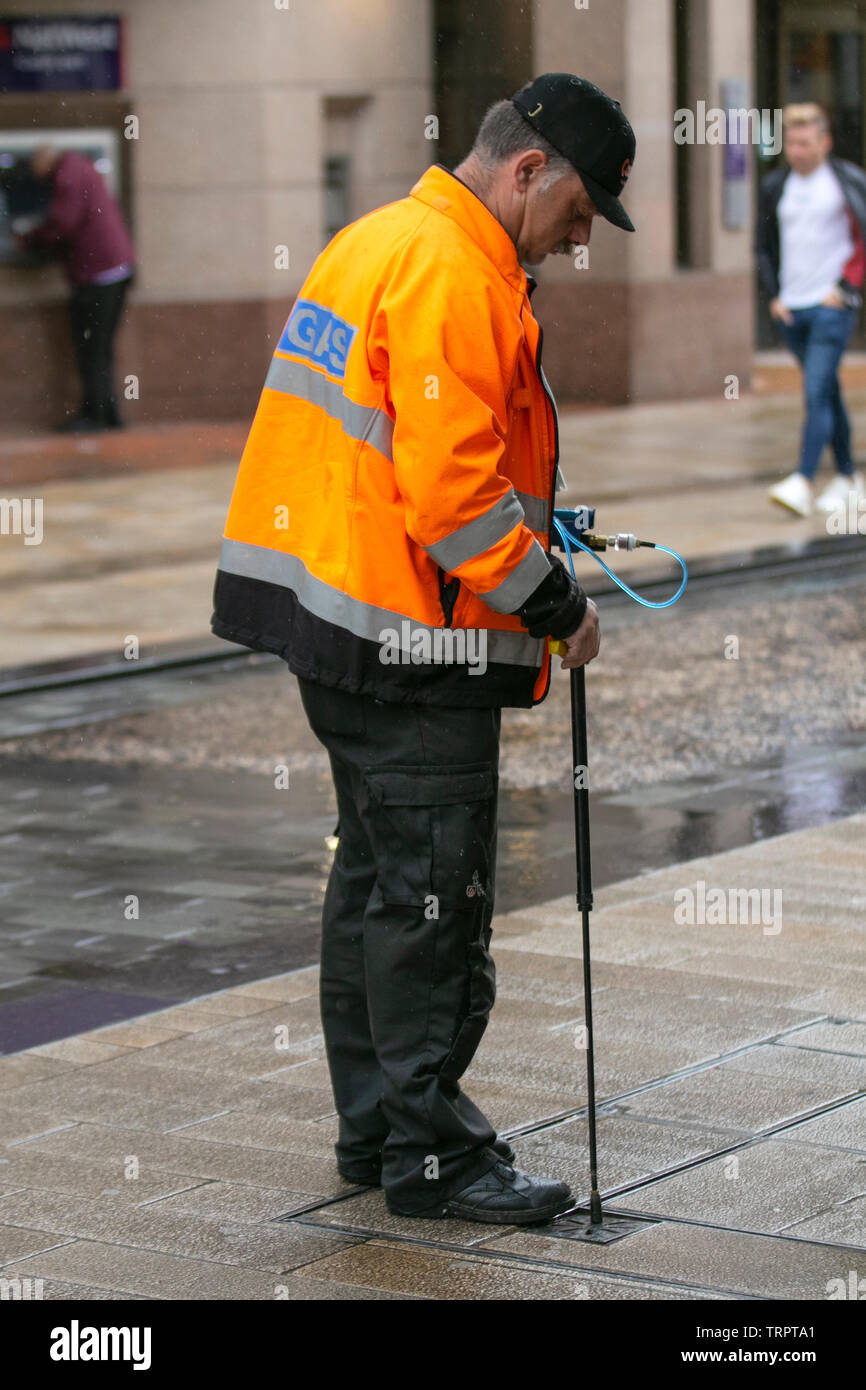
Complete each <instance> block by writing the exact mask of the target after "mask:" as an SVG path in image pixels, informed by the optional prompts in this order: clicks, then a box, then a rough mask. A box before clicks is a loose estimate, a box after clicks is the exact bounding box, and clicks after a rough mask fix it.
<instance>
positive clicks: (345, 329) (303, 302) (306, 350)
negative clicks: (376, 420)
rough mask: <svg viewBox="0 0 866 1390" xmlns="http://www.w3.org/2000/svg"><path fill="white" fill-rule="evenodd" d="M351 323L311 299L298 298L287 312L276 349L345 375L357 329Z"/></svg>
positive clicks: (332, 372) (341, 375) (342, 375)
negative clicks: (286, 321)
mask: <svg viewBox="0 0 866 1390" xmlns="http://www.w3.org/2000/svg"><path fill="white" fill-rule="evenodd" d="M357 331H358V330H357V328H356V327H355V325H354V324H353V323H347V322H346V320H345V319H341V318H340V317H339V316H338V315H337V314H335V313H334V311H333V310H332V309H326V308H325V306H324V304H317V303H316V301H315V300H314V299H299V300H297V302H296V304H295V307H294V308H293V309H292V312H291V314H290V315H289V321H288V323H287V324H286V326H285V328H284V329H283V336H282V337H281V338H280V341H279V343H278V344H277V351H278V352H291V353H294V354H295V356H300V357H305V358H306V359H307V361H308V362H315V363H316V365H317V366H319V367H324V368H325V370H326V371H328V372H330V373H331V374H332V375H333V376H338V377H344V376H345V375H346V358H347V357H348V356H349V349H350V347H351V346H352V343H353V341H354V338H355V334H356V333H357Z"/></svg>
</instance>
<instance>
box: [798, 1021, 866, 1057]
mask: <svg viewBox="0 0 866 1390" xmlns="http://www.w3.org/2000/svg"><path fill="white" fill-rule="evenodd" d="M779 1042H780V1045H781V1046H782V1047H814V1048H817V1049H818V1050H819V1051H820V1052H842V1053H845V1054H847V1055H848V1056H857V1057H866V1024H864V1023H842V1022H841V1021H836V1022H832V1023H816V1024H815V1025H814V1027H812V1028H804V1029H803V1031H802V1033H797V1034H796V1035H795V1036H793V1037H790V1038H780V1039H779Z"/></svg>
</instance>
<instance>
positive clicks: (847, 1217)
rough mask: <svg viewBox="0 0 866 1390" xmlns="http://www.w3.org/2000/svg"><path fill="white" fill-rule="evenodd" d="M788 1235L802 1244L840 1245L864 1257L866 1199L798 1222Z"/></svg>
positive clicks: (838, 1206)
mask: <svg viewBox="0 0 866 1390" xmlns="http://www.w3.org/2000/svg"><path fill="white" fill-rule="evenodd" d="M785 1234H786V1235H789V1236H797V1237H798V1238H800V1239H802V1240H809V1239H813V1240H826V1241H838V1242H839V1244H840V1245H846V1246H854V1247H855V1248H856V1249H857V1251H858V1253H860V1254H862V1251H863V1247H864V1246H866V1196H863V1197H851V1198H849V1200H848V1201H846V1202H839V1203H838V1204H837V1205H836V1206H834V1207H830V1208H828V1210H827V1211H822V1212H821V1213H820V1214H819V1215H818V1216H811V1217H809V1218H808V1219H807V1220H806V1221H795V1222H794V1223H793V1225H791V1226H788V1227H787V1228H786V1231H785ZM861 1263H862V1262H861Z"/></svg>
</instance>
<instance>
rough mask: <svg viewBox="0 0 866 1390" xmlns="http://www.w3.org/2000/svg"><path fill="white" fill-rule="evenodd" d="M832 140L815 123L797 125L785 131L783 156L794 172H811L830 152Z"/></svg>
mask: <svg viewBox="0 0 866 1390" xmlns="http://www.w3.org/2000/svg"><path fill="white" fill-rule="evenodd" d="M831 146H832V141H831V139H830V136H829V135H825V134H824V133H823V132H822V131H821V130H819V128H818V126H816V125H797V126H792V127H791V128H790V129H788V130H786V131H785V140H784V150H785V158H786V159H787V161H788V163H789V164H790V166H791V168H792V169H793V170H794V173H795V174H811V173H812V171H813V170H814V169H817V168H818V165H819V164H821V163H823V161H824V160H825V159H826V158H827V155H828V154H829V153H830V149H831Z"/></svg>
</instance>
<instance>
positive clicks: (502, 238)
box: [409, 164, 527, 294]
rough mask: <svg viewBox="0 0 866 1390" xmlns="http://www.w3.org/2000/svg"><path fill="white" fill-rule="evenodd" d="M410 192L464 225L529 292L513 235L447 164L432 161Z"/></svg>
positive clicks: (519, 287)
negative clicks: (510, 234) (512, 238)
mask: <svg viewBox="0 0 866 1390" xmlns="http://www.w3.org/2000/svg"><path fill="white" fill-rule="evenodd" d="M409 195H410V197H412V198H417V199H418V200H419V202H422V203H427V204H428V206H429V207H431V208H435V209H436V211H437V212H441V213H442V214H443V216H445V217H450V218H451V220H452V222H456V223H457V225H458V226H459V227H462V228H463V230H464V232H466V234H467V236H470V237H471V238H472V240H473V241H474V242H476V243H477V244H478V246H480V247H481V249H482V251H483V252H484V254H485V255H486V256H487V257H488V258H489V259H490V260H491V261H492V262H493V264H494V265H495V266H496V268H497V270H498V271H499V272H500V274H501V275H502V276H503V278H504V279H506V280H507V281H508V283H509V284H510V285H513V286H514V288H515V289H516V290H519V291H520V293H521V294H525V293H526V288H527V273H526V271H525V270H524V269H523V268H522V266H521V264H520V262H519V261H518V259H517V250H516V248H515V245H514V242H513V241H512V240H511V237H510V236H509V235H508V233H507V232H506V230H505V228H504V227H503V226H502V224H501V222H498V221H497V220H496V218H495V217H494V216H493V213H492V212H491V211H490V209H489V208H488V207H487V206H486V204H485V203H482V201H481V199H480V198H479V197H478V194H477V193H473V191H472V189H471V188H469V187H468V186H467V185H466V184H465V183H463V181H462V180H461V179H458V178H457V176H456V175H455V174H452V173H450V172H449V170H448V169H446V168H445V166H444V164H431V165H430V168H429V169H428V170H427V171H426V173H424V174H422V175H421V177H420V179H419V180H418V182H417V183H416V184H415V186H414V187H413V188H410V190H409Z"/></svg>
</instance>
